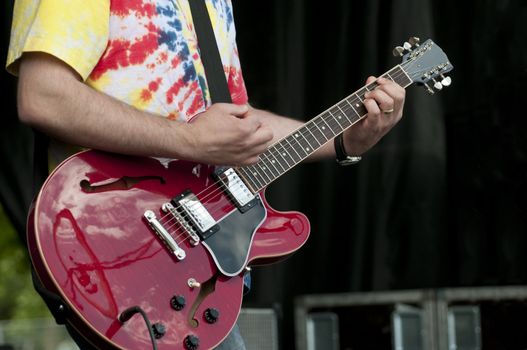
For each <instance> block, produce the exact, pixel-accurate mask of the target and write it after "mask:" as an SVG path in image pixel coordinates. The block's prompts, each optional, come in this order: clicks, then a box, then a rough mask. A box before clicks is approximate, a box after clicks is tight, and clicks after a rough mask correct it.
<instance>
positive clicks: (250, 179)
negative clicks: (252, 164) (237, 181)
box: [237, 167, 260, 192]
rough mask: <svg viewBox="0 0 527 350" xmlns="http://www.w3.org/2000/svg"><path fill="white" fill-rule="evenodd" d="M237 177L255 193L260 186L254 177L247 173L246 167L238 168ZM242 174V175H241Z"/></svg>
mask: <svg viewBox="0 0 527 350" xmlns="http://www.w3.org/2000/svg"><path fill="white" fill-rule="evenodd" d="M237 170H238V175H239V176H240V177H241V178H242V179H243V180H244V181H245V183H246V184H247V185H248V186H249V187H250V188H251V189H252V190H253V191H254V192H257V190H258V188H259V187H260V185H259V184H258V183H257V180H256V179H255V177H254V176H253V175H252V174H251V172H250V171H247V167H241V168H238V169H237ZM242 172H243V174H242Z"/></svg>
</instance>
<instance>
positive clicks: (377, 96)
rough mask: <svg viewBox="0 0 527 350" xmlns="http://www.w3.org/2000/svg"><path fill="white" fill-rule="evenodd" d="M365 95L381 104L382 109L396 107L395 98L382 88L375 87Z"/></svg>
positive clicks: (387, 109) (386, 109)
mask: <svg viewBox="0 0 527 350" xmlns="http://www.w3.org/2000/svg"><path fill="white" fill-rule="evenodd" d="M364 97H366V98H370V99H374V100H375V102H376V103H377V104H378V105H379V108H380V110H381V111H389V110H393V109H394V108H395V101H394V99H393V98H392V97H391V96H390V95H388V94H387V93H386V92H385V91H383V90H381V89H375V90H373V91H370V92H367V93H366V94H364Z"/></svg>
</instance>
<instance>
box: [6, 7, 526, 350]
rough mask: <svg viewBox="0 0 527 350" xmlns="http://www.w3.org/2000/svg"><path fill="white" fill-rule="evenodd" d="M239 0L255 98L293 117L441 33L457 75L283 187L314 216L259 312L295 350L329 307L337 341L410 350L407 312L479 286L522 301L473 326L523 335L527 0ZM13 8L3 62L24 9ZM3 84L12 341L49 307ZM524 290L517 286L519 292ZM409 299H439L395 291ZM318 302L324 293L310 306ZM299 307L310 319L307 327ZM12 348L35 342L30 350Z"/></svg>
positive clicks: (517, 345)
mask: <svg viewBox="0 0 527 350" xmlns="http://www.w3.org/2000/svg"><path fill="white" fill-rule="evenodd" d="M232 1H233V5H234V10H235V19H236V26H237V38H238V47H239V51H240V57H241V61H242V68H243V71H244V77H245V81H246V85H247V88H248V91H249V97H250V101H251V103H252V104H253V105H255V106H257V107H259V108H264V109H268V110H271V111H273V112H276V113H279V114H283V115H287V116H291V117H295V118H298V119H302V120H309V119H311V118H312V117H314V116H316V115H317V114H318V113H320V112H321V111H323V110H325V109H326V108H327V107H329V106H331V105H333V104H334V103H336V102H337V101H339V100H341V99H342V98H343V97H345V96H347V95H349V94H351V93H352V92H354V91H355V90H357V89H358V88H360V87H362V86H363V85H364V83H365V80H366V78H367V77H368V76H369V75H380V74H382V73H384V72H386V71H387V70H389V69H390V68H391V67H393V66H394V65H396V64H398V63H400V61H398V59H397V58H394V57H393V56H392V55H391V52H392V49H393V47H395V46H398V45H401V44H402V43H403V42H404V41H406V40H408V38H409V37H410V36H418V37H420V38H421V39H422V40H423V41H424V40H425V39H427V38H432V39H433V40H434V41H435V42H436V43H437V44H438V45H439V46H441V48H442V49H443V50H444V51H445V53H446V54H447V55H448V57H449V59H450V61H451V62H452V64H453V65H454V71H453V72H452V73H451V74H450V76H451V77H452V80H453V83H452V85H451V86H450V87H449V88H448V89H444V90H443V91H441V92H439V93H436V94H434V95H433V96H431V95H429V94H428V93H427V92H426V91H425V89H423V88H421V87H417V86H412V87H410V88H409V89H408V91H407V100H406V107H405V115H404V118H403V120H402V121H401V122H400V123H399V124H398V125H397V126H396V128H395V129H394V130H393V131H392V132H391V133H390V134H389V135H387V136H386V137H385V138H384V139H383V140H382V141H381V142H380V143H379V144H378V145H377V146H376V147H375V148H374V149H372V150H371V151H369V152H368V153H366V154H365V155H364V156H363V160H362V161H361V162H360V163H359V164H357V165H354V166H350V167H338V166H336V164H335V163H334V162H333V161H327V162H323V163H316V164H307V165H303V166H301V167H297V168H295V169H294V170H292V171H291V172H290V173H288V174H287V175H285V176H284V177H283V178H282V179H281V180H279V181H277V182H276V183H275V184H273V185H272V186H271V187H270V188H269V189H268V191H267V194H268V199H269V201H270V203H271V205H272V206H273V207H275V208H277V209H280V210H299V211H302V212H304V213H305V214H307V215H308V217H309V218H310V220H311V224H312V234H311V237H310V239H309V241H308V243H307V244H306V245H305V246H304V247H303V248H302V249H301V250H300V251H299V252H297V253H296V254H295V255H293V256H292V257H291V258H289V259H288V260H286V261H284V262H281V263H279V264H276V265H272V266H266V267H261V268H260V267H259V268H255V269H254V270H253V288H252V291H251V293H250V294H249V295H248V296H247V297H246V300H245V306H246V307H247V308H251V309H252V308H255V309H259V308H263V309H271V310H273V314H274V315H275V318H276V320H277V322H278V327H277V329H278V330H279V331H278V335H277V337H278V340H277V344H279V346H280V348H283V349H291V348H294V347H295V346H296V347H297V348H303V347H305V346H308V345H306V344H307V343H302V340H300V345H299V340H298V337H299V335H298V332H299V331H298V330H299V329H302V327H303V325H300V326H299V325H298V322H299V320H300V322H303V321H306V320H305V319H304V318H302V317H303V316H306V317H307V316H309V313H310V312H311V311H313V310H314V311H323V313H322V314H323V315H329V318H326V319H325V320H329V321H330V324H333V326H334V328H335V327H336V328H335V329H336V333H337V335H336V336H337V338H338V339H340V344H339V345H338V346H337V347H336V348H349V349H384V348H386V349H391V348H392V347H393V348H395V342H396V339H395V338H396V337H395V335H394V334H395V332H396V331H395V329H396V327H395V324H396V321H397V317H399V320H404V315H413V314H412V312H413V311H412V310H414V309H418V310H417V311H419V310H421V311H422V310H426V307H423V308H421V306H422V305H425V304H426V302H423V300H429V297H430V295H429V294H426V293H428V292H429V291H436V292H437V291H444V290H447V291H448V290H453V289H455V288H460V287H463V288H464V289H462V290H463V291H467V293H469V292H470V291H471V290H473V291H478V290H480V291H481V290H483V291H485V290H486V291H489V290H490V291H492V292H491V293H490V294H486V295H487V299H485V300H487V301H486V302H485V303H490V305H498V304H499V300H504V299H506V300H508V301H507V303H508V304H506V306H503V307H502V306H500V307H498V306H496V308H494V309H492V307H490V309H489V306H488V304H484V303H483V302H482V303H479V304H478V303H475V302H473V303H472V304H471V305H476V304H477V305H476V306H477V312H473V311H474V310H472V311H471V310H469V312H468V314H470V312H472V314H477V317H476V318H472V319H471V320H472V321H473V320H475V319H478V320H479V321H478V322H479V323H478V325H476V326H475V328H474V329H476V328H477V327H479V328H480V331H481V329H483V330H485V329H486V328H485V327H487V328H489V327H490V328H489V329H492V327H498V326H497V325H494V326H485V325H486V319H487V318H486V317H487V315H493V316H492V317H494V318H496V317H498V316H497V315H501V317H503V319H504V320H507V321H508V322H509V323H510V325H508V326H507V327H508V328H507V329H510V330H511V331H510V332H513V331H514V329H517V328H518V324H520V323H521V322H523V324H526V322H525V321H526V320H527V312H523V311H524V310H525V306H524V304H523V299H525V298H526V296H527V293H524V290H523V289H522V286H525V285H527V254H525V252H526V248H527V205H526V203H525V198H526V195H527V189H526V186H527V181H526V179H527V140H526V138H525V136H524V135H525V130H526V129H525V127H526V126H527V121H526V117H527V102H526V96H527V40H526V38H527V27H526V26H525V23H527V2H525V1H524V0H484V1H481V0H480V1H475V0H472V1H464V2H459V1H454V0H442V1H433V0H368V1H351V0H342V1H337V0H328V1H325V2H324V4H322V3H321V2H314V1H313V2H310V1H303V0H289V1H283V0H282V1H279V0H269V1H265V2H258V1H240V0H232ZM1 6H2V7H3V9H2V12H1V15H2V17H3V21H2V27H1V29H2V33H1V40H2V43H1V45H0V49H1V55H2V56H1V57H3V58H4V61H5V57H6V52H7V46H8V40H9V30H10V23H11V10H12V6H13V0H6V1H4V2H2V5H1ZM0 79H1V84H2V91H3V93H2V96H1V98H2V106H3V108H2V110H3V113H2V127H1V129H0V130H1V131H0V133H1V137H0V153H1V157H2V167H1V169H2V170H1V172H0V199H1V204H2V211H1V213H0V214H1V215H0V320H2V321H0V344H2V343H4V342H5V343H8V340H9V339H15V338H16V336H13V334H15V335H16V334H19V335H20V334H25V333H23V331H21V330H20V329H21V328H20V327H22V326H20V325H21V324H23V325H26V326H24V327H26V328H25V329H29V330H31V329H33V330H34V329H36V328H38V327H36V326H35V324H34V323H32V322H35V319H40V320H41V321H39V323H38V324H45V323H46V322H50V315H49V313H48V312H47V310H46V308H45V306H43V304H42V302H41V301H40V299H39V297H38V295H37V294H36V293H35V292H33V289H32V285H31V280H30V272H29V271H30V270H29V260H28V257H27V254H26V252H25V247H24V246H23V244H22V239H21V238H20V237H21V236H22V235H23V234H24V231H25V229H24V225H25V224H24V223H25V213H26V211H27V207H28V205H29V203H30V200H31V193H32V189H31V183H32V175H31V173H32V170H31V169H32V165H33V160H32V152H33V136H32V132H31V130H28V129H27V128H26V127H24V126H22V125H20V124H19V122H18V120H17V116H16V98H15V86H16V81H15V78H14V77H12V76H10V75H8V74H7V73H6V72H5V71H2V72H1V74H0ZM506 286H507V287H506ZM511 286H512V287H518V288H515V289H513V290H512V291H513V292H511V289H510V287H511ZM482 287H484V288H483V289H481V288H482ZM501 287H504V288H501ZM471 288H472V289H471ZM478 288H479V289H478ZM500 288H501V289H500ZM507 288H509V289H507ZM408 290H414V291H425V294H422V295H421V294H419V295H413V294H412V295H406V294H404V293H403V294H397V293H398V292H400V291H408ZM500 290H503V291H505V292H504V293H505V294H503V295H507V296H500V295H502V294H500ZM507 291H508V292H507ZM377 292H379V293H378V294H376V293H377ZM336 293H338V294H336ZM343 293H344V294H346V295H352V296H359V297H360V296H368V297H370V299H368V300H371V305H377V306H375V307H374V306H372V309H360V310H359V309H353V306H354V305H358V304H361V303H362V304H364V303H365V302H364V300H366V299H361V298H359V299H353V298H352V299H346V298H344V299H342V298H341V297H342V295H343ZM385 293H388V294H385ZM390 293H391V294H390ZM437 293H439V294H437ZM437 293H436V294H434V295H435V296H434V297H433V298H432V299H434V300H439V299H440V300H442V301H443V302H444V303H446V304H448V303H450V304H452V305H453V304H456V303H458V304H459V300H465V299H466V300H472V301H474V300H477V299H478V298H483V297H482V296H478V295H480V294H477V293H476V294H472V296H471V297H466V296H465V297H461V296H459V298H458V299H455V295H454V294H455V293H454V294H448V292H447V293H446V294H441V293H440V292H437ZM507 293H509V294H507ZM511 293H512V294H511ZM469 294H470V293H469ZM483 294H484V293H483ZM306 295H319V296H320V297H321V299H309V300H307V299H303V296H306ZM438 295H439V299H437V298H438ZM445 295H446V296H445ZM464 295H468V294H464ZM489 295H490V296H489ZM324 296H335V297H334V298H333V299H331V298H330V299H324ZM375 296H379V298H380V299H379V298H376V297H375ZM443 297H444V298H443ZM372 298H373V299H372ZM383 298H384V299H383ZM398 298H399V299H398ZM441 298H443V299H441ZM449 298H450V299H449ZM381 299H382V300H384V302H380V301H379V300H381ZM295 300H296V302H297V304H295ZM306 300H307V301H306ZM317 300H320V303H319V304H317V303H318V302H317ZM324 300H325V301H324ZM328 300H332V301H331V302H329V303H328ZM343 300H347V302H346V301H343ZM360 300H362V301H360ZM455 300H458V301H457V302H456V301H455ZM423 303H425V304H423ZM511 303H518V304H517V305H516V304H514V305H513V306H511V305H512V304H511ZM337 304H338V306H337ZM362 304H361V305H362ZM401 304H404V305H403V306H401ZM407 304H410V306H408V305H407ZM461 304H463V303H461ZM465 304H466V303H465ZM295 305H296V307H297V310H299V309H298V308H299V307H300V310H301V311H302V312H304V314H301V316H302V315H303V316H302V317H301V318H300V319H299V318H298V317H297V318H296V324H295ZM379 305H383V306H382V307H380V306H379ZM405 305H406V306H408V307H410V309H408V308H406V309H405V308H404V307H406V306H405ZM485 305H487V306H485ZM465 306H466V305H465ZM379 307H380V309H379ZM401 307H403V309H401ZM353 310H356V311H355V312H353ZM398 310H399V311H400V312H399V311H398ZM401 310H402V311H401ZM405 310H406V311H405ZM408 310H410V311H408ZM485 310H486V311H485ZM489 310H490V311H489ZM398 312H399V313H398ZM405 312H406V313H405ZM333 315H336V318H335V317H334V316H333ZM386 315H389V316H386ZM418 315H420V316H419V317H424V318H426V317H428V316H426V315H428V314H426V313H425V314H419V312H418ZM449 315H450V314H449ZM297 316H298V313H297ZM489 317H490V316H489ZM492 317H490V318H492ZM308 318H309V317H308ZM490 318H489V320H490ZM313 319H314V318H311V319H310V320H311V322H312V323H311V324H312V325H313V324H315V327H316V324H317V323H316V322H315V323H313V322H314V321H313ZM335 319H336V320H337V321H336V322H335V321H334V320H335ZM372 319H373V320H372ZM315 320H316V319H315ZM332 320H333V321H332ZM383 320H384V321H383ZM308 321H309V320H308ZM370 321H371V322H370ZM368 322H370V323H371V324H372V327H371V328H372V330H371V331H368V330H365V331H363V332H362V335H360V336H359V335H358V336H357V337H355V339H358V338H360V337H363V338H364V337H366V334H369V335H368V336H369V337H370V339H369V341H367V340H365V341H364V342H361V341H359V340H350V339H347V338H346V337H345V336H343V333H344V331H347V332H353V331H354V330H355V331H356V330H358V329H366V328H365V326H364V324H369V323H368ZM51 323H52V322H51ZM361 324H362V326H360V325H361ZM515 325H516V328H514V327H515ZM17 327H18V328H17ZM361 327H362V328H361ZM420 327H421V326H420ZM504 327H505V326H504ZM469 328H470V327H469ZM422 329H423V327H421V328H420V331H419V332H421V334H422V333H423V330H422ZM17 332H18V333H17ZM368 332H369V333H368ZM504 332H505V331H504ZM300 333H302V332H301V331H300ZM476 333H477V332H476ZM523 333H524V332H523ZM10 334H11V335H10ZM332 334H333V333H332ZM339 334H340V336H339ZM370 334H371V335H370ZM486 334H489V333H485V332H480V334H479V336H478V339H480V340H479V346H480V348H483V349H525V348H527V340H526V337H525V335H523V334H522V332H521V330H518V332H517V334H515V333H506V332H505V333H504V335H501V336H498V335H496V336H495V337H494V338H492V339H491V338H489V337H490V336H487V335H486ZM500 334H501V333H500ZM300 336H303V334H301V335H300ZM308 336H309V335H308ZM6 337H7V338H6ZM9 337H11V338H9ZM13 337H14V338H13ZM295 337H296V338H297V339H296V345H295ZM19 338H20V337H19ZM334 338H335V334H333V338H331V339H334ZM41 339H42V338H41ZM9 342H10V343H11V344H14V346H15V347H16V348H24V347H23V345H22V343H21V342H20V341H18V343H17V341H15V340H9ZM61 342H62V343H61ZM37 344H38V342H37ZM53 344H60V345H52V347H44V345H34V346H35V347H33V348H42V349H47V348H54V347H63V348H68V346H71V345H68V344H69V343H63V340H60V341H57V342H55V343H53ZM327 344H330V343H327ZM444 344H445V346H448V344H451V343H448V344H447V343H444ZM27 346H29V345H26V347H25V348H28V347H27ZM53 346H54V347H53ZM309 346H311V348H312V349H315V348H316V345H313V344H311V345H309ZM313 346H314V347H313ZM434 346H436V345H433V346H432V345H431V347H427V346H426V340H425V345H422V344H421V347H419V346H418V347H416V348H417V349H418V348H427V349H428V348H433V347H434ZM325 348H326V349H332V348H331V347H330V345H327V347H325ZM407 348H408V349H409V348H410V347H407ZM446 348H447V347H445V349H446ZM450 348H451V347H450ZM320 349H322V347H320ZM474 349H476V347H474Z"/></svg>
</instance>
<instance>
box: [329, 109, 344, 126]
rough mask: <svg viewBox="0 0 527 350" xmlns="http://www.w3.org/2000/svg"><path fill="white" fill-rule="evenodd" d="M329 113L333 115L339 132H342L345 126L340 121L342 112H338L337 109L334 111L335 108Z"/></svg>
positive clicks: (341, 120)
mask: <svg viewBox="0 0 527 350" xmlns="http://www.w3.org/2000/svg"><path fill="white" fill-rule="evenodd" d="M330 113H331V115H333V118H335V121H336V122H337V123H338V124H339V126H340V128H341V132H342V131H344V129H346V127H347V125H346V124H345V123H343V122H344V120H343V119H342V112H340V111H339V110H338V109H336V108H335V107H334V108H333V109H331V110H330Z"/></svg>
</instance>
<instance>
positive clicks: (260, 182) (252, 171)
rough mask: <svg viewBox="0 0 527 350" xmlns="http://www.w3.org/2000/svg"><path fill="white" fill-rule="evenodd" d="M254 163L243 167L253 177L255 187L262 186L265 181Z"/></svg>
mask: <svg viewBox="0 0 527 350" xmlns="http://www.w3.org/2000/svg"><path fill="white" fill-rule="evenodd" d="M255 165H256V164H253V165H248V166H246V167H245V168H246V169H247V171H248V172H249V173H250V174H251V176H252V177H253V178H254V180H255V184H256V189H259V188H263V187H264V186H265V181H264V179H263V178H262V176H261V175H260V173H259V172H258V171H257V169H256V166H255Z"/></svg>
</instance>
